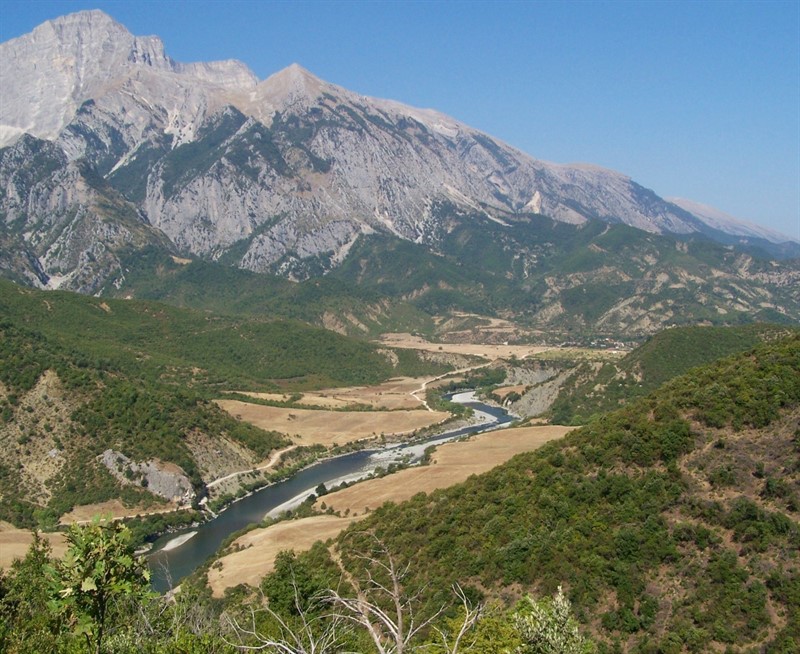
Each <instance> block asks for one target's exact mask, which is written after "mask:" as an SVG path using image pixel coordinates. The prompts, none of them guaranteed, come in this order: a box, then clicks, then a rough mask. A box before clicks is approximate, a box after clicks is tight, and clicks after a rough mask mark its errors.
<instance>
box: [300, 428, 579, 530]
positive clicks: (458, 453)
mask: <svg viewBox="0 0 800 654" xmlns="http://www.w3.org/2000/svg"><path fill="white" fill-rule="evenodd" d="M572 429H573V428H572V427H561V426H555V425H546V426H542V427H523V428H520V429H502V430H497V431H494V432H489V433H486V434H480V435H478V436H474V437H473V438H472V439H470V440H468V441H459V442H454V443H446V444H445V445H442V446H441V447H439V448H438V449H437V450H436V452H435V453H434V455H433V459H432V461H431V465H429V466H422V467H416V468H408V469H406V470H401V471H400V472H398V473H396V474H394V475H389V476H387V477H382V478H380V479H372V480H369V481H366V482H363V483H361V484H355V485H354V486H350V487H349V488H345V489H343V490H340V491H335V492H333V493H330V494H328V495H325V496H324V497H323V498H322V499H320V500H319V501H318V502H317V504H316V508H317V509H320V508H321V507H320V505H321V504H322V502H324V503H325V505H326V506H328V507H332V508H333V510H334V511H339V512H341V513H345V512H347V511H349V512H350V514H351V515H359V514H362V513H364V512H365V511H367V509H376V508H378V507H379V506H380V505H381V504H383V503H384V502H402V501H404V500H407V499H410V498H411V497H413V496H414V495H416V494H417V493H419V492H425V493H430V492H431V491H433V490H436V489H437V488H446V487H448V486H453V485H454V484H458V483H460V482H462V481H464V480H466V479H467V478H468V477H469V476H470V475H479V474H481V473H483V472H487V471H488V470H491V469H492V468H494V467H495V466H498V465H500V464H501V463H504V462H505V461H508V459H510V458H511V457H512V456H514V455H515V454H519V453H520V452H529V451H531V450H535V449H537V448H538V447H541V446H542V445H544V444H545V443H547V442H549V441H551V440H554V439H556V438H561V437H562V436H564V434H566V433H567V432H569V431H571V430H572Z"/></svg>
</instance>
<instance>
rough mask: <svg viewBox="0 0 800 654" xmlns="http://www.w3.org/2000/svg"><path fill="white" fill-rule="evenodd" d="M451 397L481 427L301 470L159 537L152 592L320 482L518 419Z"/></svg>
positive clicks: (357, 475) (413, 456)
mask: <svg viewBox="0 0 800 654" xmlns="http://www.w3.org/2000/svg"><path fill="white" fill-rule="evenodd" d="M450 399H451V400H452V401H453V402H458V403H460V404H465V405H467V406H469V407H471V408H472V409H473V410H474V412H475V417H476V418H477V420H478V422H477V424H474V425H470V426H468V427H462V428H460V429H454V430H451V431H445V432H443V433H441V434H438V435H436V436H432V437H431V438H428V439H425V440H423V441H417V442H414V443H409V444H404V445H396V444H395V445H390V446H386V447H382V448H379V449H370V450H361V451H358V452H352V453H350V454H343V455H341V456H337V457H334V458H331V459H325V460H323V461H320V462H319V463H316V464H314V465H312V466H309V467H308V468H305V469H304V470H301V471H299V472H297V473H296V474H295V475H293V476H292V477H290V478H289V479H286V480H284V481H281V482H278V483H275V484H272V485H270V486H266V487H264V488H262V489H261V490H258V491H256V492H254V493H253V494H252V495H249V496H247V497H245V498H243V499H241V500H239V501H238V502H235V503H233V504H231V505H230V506H229V507H228V508H227V509H226V510H225V511H223V512H222V513H220V514H219V515H218V516H217V517H216V518H214V519H213V520H210V521H208V522H206V523H203V524H202V525H200V526H199V527H196V528H195V529H193V530H186V531H185V532H183V533H178V534H175V533H173V534H168V535H166V536H164V537H162V538H160V539H159V540H158V541H156V543H155V545H154V552H153V554H151V555H150V557H149V564H150V569H151V571H152V584H153V588H154V589H155V590H157V591H159V592H165V591H167V590H169V589H170V588H171V587H172V586H174V585H176V584H177V583H178V582H179V581H180V580H181V579H183V577H185V576H186V575H188V574H190V573H191V572H192V571H194V570H195V568H197V567H198V566H200V565H202V564H203V563H204V562H205V561H206V560H207V559H208V558H209V557H210V556H212V555H213V554H214V553H215V552H216V551H217V550H218V549H219V547H220V545H221V544H222V542H223V541H224V540H225V539H226V538H227V537H228V536H230V535H231V534H232V533H234V532H236V531H239V530H240V529H243V528H244V527H247V526H248V525H250V524H252V523H255V522H261V521H262V520H263V519H264V518H265V517H266V516H270V517H274V516H277V515H279V514H280V513H282V512H283V511H287V510H290V509H292V508H294V507H296V506H297V505H299V504H300V503H301V502H302V501H303V500H304V499H306V498H307V497H308V496H309V495H310V494H311V493H313V492H314V489H316V488H317V486H319V484H325V485H326V486H327V487H328V488H330V487H332V486H335V485H337V484H339V483H341V482H343V481H355V480H357V479H362V478H364V477H366V476H368V475H370V474H371V473H372V472H374V471H375V470H376V469H378V468H386V467H388V466H389V465H390V464H391V463H395V462H402V461H407V462H409V463H414V462H417V461H419V460H420V459H421V458H422V456H423V455H424V453H425V450H426V449H427V448H428V447H431V446H432V445H438V444H441V443H445V442H447V441H450V440H453V439H455V438H459V437H460V436H465V435H467V434H475V433H478V432H481V431H485V430H487V429H494V428H496V427H498V426H500V425H503V424H508V423H510V422H511V421H512V420H513V418H512V417H511V416H509V414H508V413H507V412H506V411H504V410H502V409H499V408H497V407H493V406H489V405H487V404H484V403H482V402H478V401H477V400H476V399H475V396H474V393H472V392H465V393H457V394H455V395H452V396H450Z"/></svg>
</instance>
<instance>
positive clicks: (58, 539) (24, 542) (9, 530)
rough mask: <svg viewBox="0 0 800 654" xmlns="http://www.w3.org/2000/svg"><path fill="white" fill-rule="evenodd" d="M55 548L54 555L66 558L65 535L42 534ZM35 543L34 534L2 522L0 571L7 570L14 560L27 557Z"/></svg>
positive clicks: (0, 528) (0, 532) (0, 530)
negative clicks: (32, 544) (29, 549)
mask: <svg viewBox="0 0 800 654" xmlns="http://www.w3.org/2000/svg"><path fill="white" fill-rule="evenodd" d="M42 535H43V536H44V538H46V539H47V540H48V541H49V543H50V546H51V547H52V548H53V555H54V556H57V557H62V556H64V553H65V552H66V551H67V545H66V540H65V539H64V534H59V533H53V534H42ZM32 542H33V534H32V533H31V532H30V531H28V530H27V529H17V528H16V527H14V526H12V525H10V524H8V523H7V522H0V569H7V568H9V567H10V566H11V564H12V563H13V561H14V559H22V558H24V557H25V554H26V552H27V551H28V548H29V547H30V546H31V543H32Z"/></svg>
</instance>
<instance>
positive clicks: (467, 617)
mask: <svg viewBox="0 0 800 654" xmlns="http://www.w3.org/2000/svg"><path fill="white" fill-rule="evenodd" d="M371 538H372V539H373V540H374V542H375V546H374V547H373V548H372V549H371V551H369V552H367V553H355V554H351V555H352V556H353V557H354V558H355V559H356V560H357V561H360V563H361V573H362V574H360V575H358V576H360V577H361V580H359V578H358V577H357V576H355V575H352V574H349V573H347V572H346V571H345V570H344V567H343V566H342V570H343V571H344V574H345V578H346V581H347V582H349V584H350V586H352V587H353V589H354V590H355V594H354V595H353V596H344V595H342V594H341V593H339V592H338V591H334V590H332V591H330V592H329V595H328V599H329V601H330V602H331V603H332V605H333V606H334V607H336V609H337V610H338V611H339V612H340V615H342V616H343V617H345V618H346V619H348V620H350V621H351V622H353V623H354V624H356V625H359V626H360V627H362V628H364V629H365V630H366V631H367V633H368V634H369V635H370V638H371V639H372V642H373V644H374V645H375V648H376V649H377V651H378V654H405V653H407V652H411V651H419V650H420V649H421V648H420V647H414V646H412V641H413V640H414V639H415V637H417V636H418V635H420V633H421V632H424V631H425V630H426V629H427V628H428V627H430V626H431V625H432V623H434V622H435V621H436V620H437V619H438V618H439V617H440V616H441V615H442V613H443V612H444V611H445V609H446V608H447V607H446V606H445V605H442V606H439V607H436V608H433V609H431V608H429V607H428V608H427V610H426V606H425V603H424V602H423V599H422V598H423V594H424V591H425V588H424V587H419V588H417V590H415V591H410V590H409V589H408V588H407V585H406V580H407V578H408V575H409V572H410V571H411V564H410V563H408V564H405V565H400V564H399V563H398V562H397V560H396V558H395V557H394V556H393V554H392V553H391V552H390V551H389V550H388V549H387V548H386V546H385V545H384V544H383V543H382V542H381V541H380V540H378V539H377V538H375V537H374V536H371ZM339 563H340V566H341V562H339ZM455 591H456V596H457V597H458V598H459V599H460V600H461V601H462V603H463V605H464V620H463V623H462V624H461V625H460V627H459V629H458V630H457V633H456V634H455V638H454V639H453V637H452V635H450V634H448V633H446V632H445V631H443V630H441V629H436V631H437V632H438V633H439V635H440V637H441V638H442V644H443V646H444V648H445V650H444V651H445V653H446V654H457V653H458V649H459V647H460V645H461V643H462V641H463V639H464V636H465V635H466V634H467V633H468V632H469V630H470V629H471V628H472V626H474V624H475V623H476V622H477V621H478V619H479V618H480V615H481V611H482V607H481V606H478V607H473V606H472V604H471V603H470V602H469V600H468V598H467V597H466V595H465V594H464V592H463V590H462V589H461V587H460V586H456V587H455Z"/></svg>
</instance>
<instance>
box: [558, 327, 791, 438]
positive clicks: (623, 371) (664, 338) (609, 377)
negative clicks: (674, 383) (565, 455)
mask: <svg viewBox="0 0 800 654" xmlns="http://www.w3.org/2000/svg"><path fill="white" fill-rule="evenodd" d="M797 331H798V328H796V327H794V328H792V327H784V326H778V325H763V324H756V325H745V326H740V327H679V328H675V329H668V330H665V331H663V332H659V333H658V334H656V335H655V336H652V337H651V338H649V339H648V340H647V341H646V342H645V343H644V344H642V345H641V346H639V347H637V348H636V349H635V350H633V351H632V352H630V353H629V354H628V355H627V356H625V357H624V358H623V359H622V360H620V361H610V362H607V363H604V364H603V366H602V367H601V368H600V369H599V370H598V369H595V368H593V367H592V366H590V365H588V364H584V365H582V366H580V367H579V368H578V369H577V370H576V371H575V373H574V374H573V375H572V376H571V377H570V378H569V379H568V380H567V381H566V382H565V384H564V386H563V388H562V389H561V391H560V393H559V397H558V398H557V400H556V401H555V403H554V404H553V407H552V409H551V415H552V419H553V421H554V422H556V423H558V424H584V423H586V422H587V421H588V420H589V418H591V417H592V416H593V415H599V414H601V413H605V412H607V411H611V410H613V409H616V408H619V407H620V406H621V405H623V404H625V403H626V402H629V401H631V400H633V399H635V398H637V397H642V396H644V395H647V394H648V393H651V392H652V391H654V390H655V389H656V388H658V387H659V386H661V385H662V384H663V383H665V382H666V381H668V380H670V379H673V378H674V377H677V376H678V375H682V374H684V373H686V372H688V371H689V370H690V369H691V368H694V367H696V366H700V365H704V364H707V363H711V362H712V361H715V360H716V359H720V358H722V357H724V356H728V355H731V354H735V353H737V352H743V351H745V350H748V349H751V348H753V347H755V346H756V345H758V344H759V343H762V342H765V341H769V340H773V339H775V338H779V337H781V336H786V335H788V334H789V333H792V332H797Z"/></svg>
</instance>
